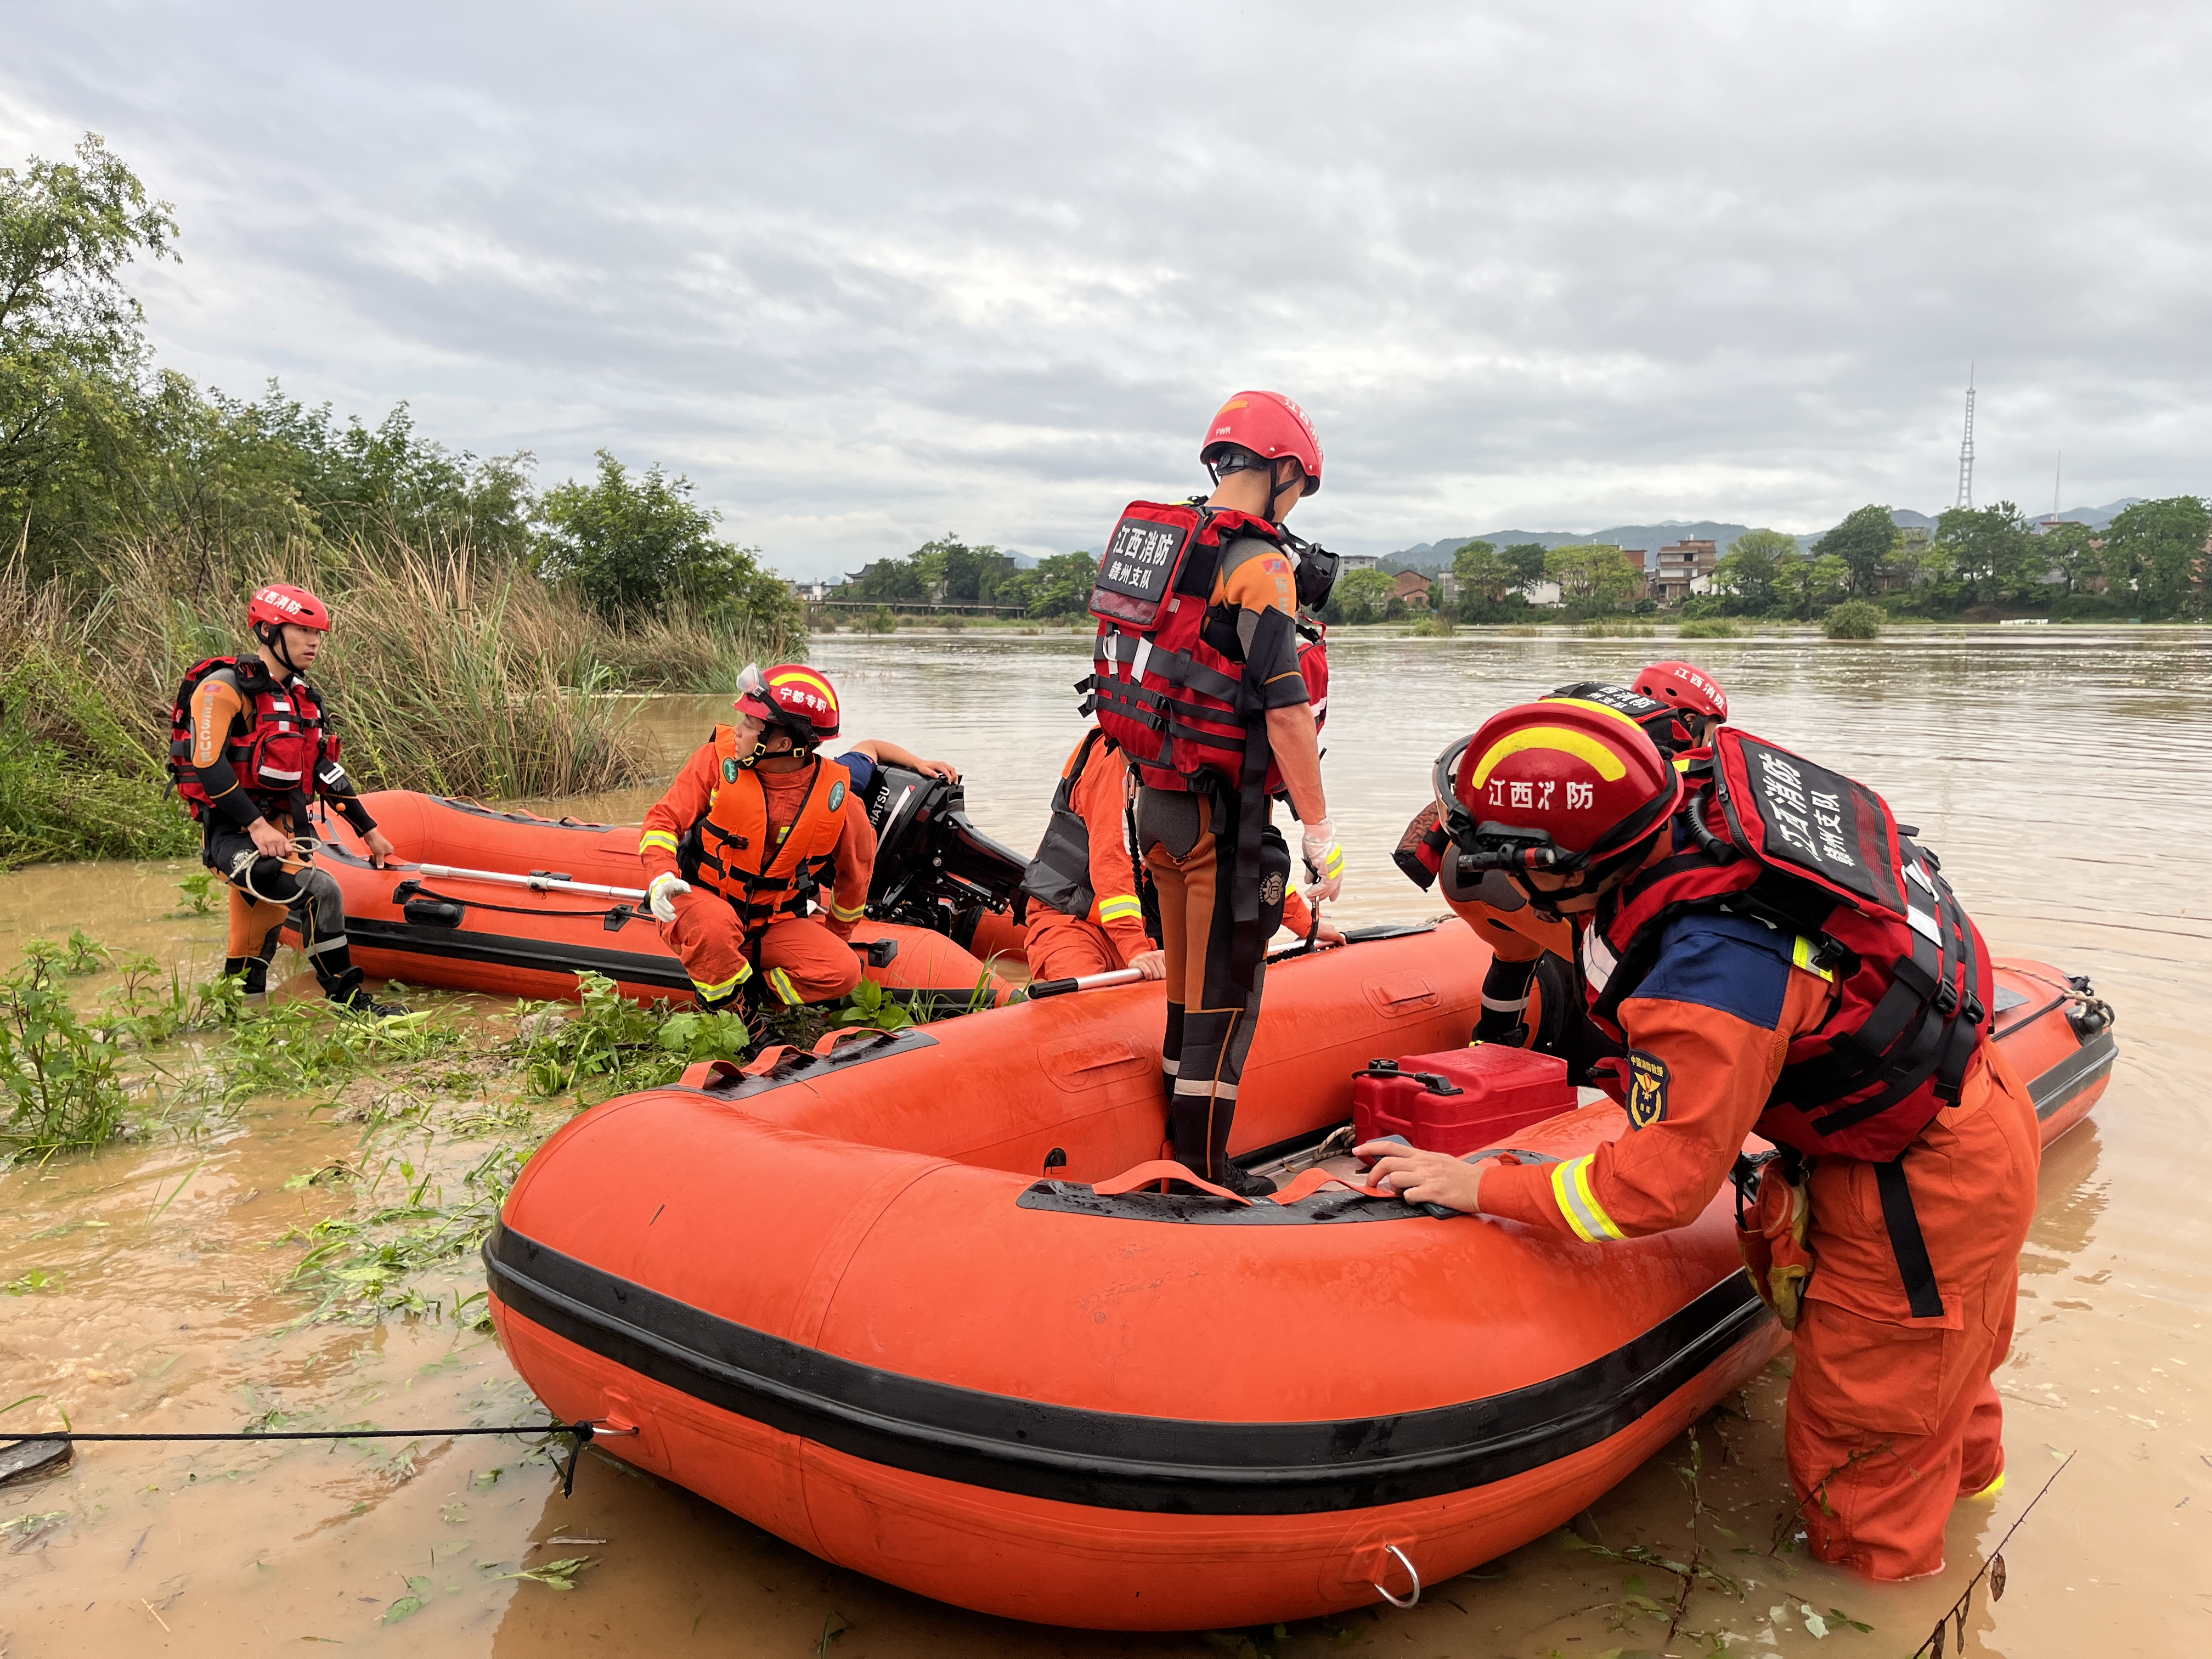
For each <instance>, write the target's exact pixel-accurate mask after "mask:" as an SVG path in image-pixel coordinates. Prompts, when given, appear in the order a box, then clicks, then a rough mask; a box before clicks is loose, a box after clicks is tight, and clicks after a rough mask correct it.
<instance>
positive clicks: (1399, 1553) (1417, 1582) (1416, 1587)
mask: <svg viewBox="0 0 2212 1659" xmlns="http://www.w3.org/2000/svg"><path fill="white" fill-rule="evenodd" d="M1383 1548H1384V1549H1385V1550H1387V1551H1388V1552H1389V1553H1391V1554H1392V1555H1395V1556H1396V1557H1397V1558H1398V1565H1400V1566H1401V1567H1403V1568H1405V1570H1406V1577H1408V1578H1410V1579H1412V1580H1413V1594H1412V1595H1409V1596H1407V1598H1406V1599H1405V1600H1404V1601H1400V1600H1399V1599H1398V1598H1397V1597H1396V1596H1395V1595H1391V1594H1390V1592H1389V1590H1387V1589H1383V1586H1382V1585H1380V1584H1374V1581H1373V1580H1372V1579H1370V1580H1369V1581H1368V1582H1369V1583H1370V1584H1374V1588H1375V1589H1376V1592H1377V1593H1378V1594H1379V1595H1381V1596H1382V1597H1383V1600H1384V1601H1388V1602H1389V1604H1390V1605H1391V1606H1392V1607H1413V1606H1415V1605H1417V1604H1418V1603H1419V1601H1420V1599H1421V1575H1420V1573H1419V1571H1417V1570H1416V1569H1415V1567H1414V1565H1413V1563H1412V1562H1411V1561H1409V1560H1407V1559H1406V1552H1405V1551H1403V1550H1401V1549H1400V1548H1399V1547H1397V1546H1396V1545H1395V1544H1385V1545H1384V1546H1383Z"/></svg>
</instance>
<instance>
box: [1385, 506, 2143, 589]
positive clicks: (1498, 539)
mask: <svg viewBox="0 0 2212 1659" xmlns="http://www.w3.org/2000/svg"><path fill="white" fill-rule="evenodd" d="M2140 500H2142V497H2141V496H2137V495H2124V496H2122V497H2121V498H2120V499H2119V500H2118V501H2108V502H2106V504H2105V505H2104V506H2102V507H2068V508H2066V509H2065V510H2064V511H2063V512H2062V513H2057V515H2056V516H2057V518H2058V519H2060V520H2069V521H2072V522H2074V523H2078V524H2085V525H2087V526H2089V527H2090V528H2091V529H2092V530H2102V529H2104V528H2105V527H2106V526H2108V525H2110V524H2111V523H2112V520H2114V519H2115V518H2117V517H2118V515H2119V514H2120V513H2122V512H2123V511H2124V510H2125V509H2126V508H2128V507H2132V506H2134V505H2135V504H2136V501H2140ZM1889 516H1890V519H1891V520H1892V521H1893V522H1894V523H1895V524H1897V525H1898V526H1899V527H1900V528H1916V527H1917V528H1925V529H1929V530H1932V529H1934V528H1935V527H1936V519H1935V516H1934V515H1933V514H1930V513H1916V512H1914V511H1913V510H1912V509H1911V507H1893V508H1892V509H1891V510H1890V514H1889ZM2031 516H2033V517H2034V518H2037V519H2040V518H2042V517H2043V516H2045V515H2043V514H2041V513H2035V514H2033V515H2031ZM1753 527H1754V526H1750V525H1741V524H1722V523H1719V522H1718V521H1717V520H1711V519H1699V520H1694V521H1692V520H1683V519H1668V520H1662V521H1661V522H1660V523H1658V524H1617V525H1612V526H1607V528H1606V529H1603V530H1588V531H1583V530H1479V531H1475V532H1472V533H1471V534H1468V535H1465V536H1445V537H1442V538H1438V539H1437V540H1436V541H1432V542H1422V543H1420V544H1418V545H1416V546H1413V547H1406V548H1401V549H1399V550H1398V551H1396V552H1395V553H1386V554H1383V556H1381V557H1379V558H1377V559H1376V562H1375V568H1376V569H1378V570H1381V571H1384V572H1386V573H1388V574H1391V575H1394V576H1395V575H1396V574H1398V573H1399V572H1400V571H1401V570H1418V571H1420V572H1421V573H1422V574H1425V575H1430V576H1434V575H1437V574H1440V573H1442V572H1443V571H1446V570H1449V569H1450V568H1451V562H1452V555H1454V554H1455V553H1456V552H1458V551H1459V550H1460V549H1461V548H1462V547H1464V546H1465V545H1466V544H1468V543H1469V542H1472V541H1485V542H1488V543H1490V544H1492V545H1493V546H1496V547H1512V546H1514V545H1516V544H1519V543H1522V542H1538V543H1541V544H1542V545H1543V547H1544V550H1546V551H1547V552H1549V551H1550V550H1552V549H1553V548H1555V547H1574V546H1578V545H1580V544H1583V543H1585V542H1598V543H1610V544H1612V545H1613V546H1615V547H1640V548H1643V549H1644V550H1645V551H1646V553H1647V554H1650V555H1651V556H1652V557H1653V558H1654V559H1656V550H1658V549H1659V548H1662V547H1665V546H1668V545H1669V544H1673V543H1674V542H1680V541H1700V542H1717V543H1718V544H1720V550H1721V551H1722V552H1723V553H1726V552H1727V551H1728V550H1729V544H1731V543H1733V542H1734V541H1735V538H1737V537H1739V536H1741V535H1742V534H1744V533H1745V532H1747V531H1748V530H1750V529H1752V528H1753ZM1832 528H1834V526H1827V527H1826V528H1824V529H1820V530H1806V531H1796V530H1790V531H1784V532H1783V533H1784V535H1787V536H1791V537H1794V538H1796V543H1797V545H1798V546H1799V547H1801V548H1803V549H1806V550H1810V549H1811V548H1812V545H1813V544H1814V542H1817V541H1819V540H1820V538H1821V537H1823V536H1825V535H1826V534H1827V533H1828V530H1830V529H1832ZM1647 562H1649V561H1647Z"/></svg>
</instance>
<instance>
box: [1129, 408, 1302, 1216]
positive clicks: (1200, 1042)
mask: <svg viewBox="0 0 2212 1659" xmlns="http://www.w3.org/2000/svg"><path fill="white" fill-rule="evenodd" d="M1199 461H1200V465H1204V466H1205V467H1206V468H1207V470H1208V471H1210V472H1211V473H1212V477H1213V479H1214V484H1215V488H1214V491H1213V494H1212V495H1211V496H1209V497H1207V498H1206V500H1204V501H1195V500H1194V501H1191V502H1188V503H1182V504H1176V505H1163V504H1160V503H1156V502H1146V501H1136V502H1132V503H1130V505H1129V506H1128V507H1126V508H1125V509H1123V513H1122V517H1121V522H1120V523H1119V524H1117V525H1116V526H1115V531H1114V535H1113V537H1112V538H1111V539H1110V541H1109V544H1108V546H1107V549H1106V551H1105V553H1104V555H1103V556H1102V557H1101V559H1100V561H1099V574H1098V578H1097V586H1095V587H1094V588H1093V589H1092V592H1091V614H1092V615H1093V616H1095V617H1097V618H1098V619H1099V631H1098V640H1097V662H1096V665H1095V668H1094V671H1093V673H1092V675H1091V679H1090V680H1089V682H1088V683H1087V684H1088V685H1089V687H1090V689H1091V702H1092V706H1094V707H1095V708H1096V710H1097V715H1098V723H1099V725H1100V726H1102V727H1103V729H1104V730H1105V731H1106V732H1107V734H1108V735H1109V736H1110V737H1112V738H1114V739H1115V742H1116V743H1118V744H1121V748H1122V749H1123V750H1124V751H1125V752H1126V754H1127V757H1128V758H1129V759H1130V761H1131V762H1132V763H1134V764H1135V766H1136V767H1137V769H1138V775H1139V788H1138V792H1137V801H1136V814H1135V818H1136V840H1137V846H1138V848H1139V852H1140V853H1141V854H1142V856H1143V858H1144V861H1145V865H1146V868H1147V869H1148V870H1149V871H1150V872H1151V873H1152V880H1153V883H1154V884H1155V886H1156V887H1157V889H1158V894H1159V911H1160V935H1161V937H1160V944H1161V948H1162V950H1163V951H1164V952H1165V957H1166V959H1165V962H1164V969H1165V973H1164V977H1165V979H1166V981H1167V1005H1168V1006H1167V1029H1166V1032H1165V1034H1164V1040H1163V1042H1162V1065H1163V1068H1164V1073H1165V1079H1164V1080H1165V1083H1166V1085H1167V1090H1168V1096H1169V1106H1168V1129H1169V1139H1170V1146H1171V1152H1172V1156H1173V1157H1174V1158H1175V1160H1176V1162H1178V1163H1180V1164H1182V1165H1183V1166H1184V1167H1186V1168H1187V1169H1189V1170H1193V1171H1194V1172H1196V1173H1197V1174H1199V1175H1200V1176H1203V1177H1204V1178H1205V1179H1206V1180H1208V1181H1211V1182H1215V1183H1216V1184H1218V1185H1220V1186H1224V1187H1226V1188H1230V1189H1231V1190H1232V1191H1235V1192H1237V1193H1240V1194H1245V1195H1248V1196H1250V1195H1256V1194H1264V1193H1267V1192H1272V1191H1273V1183H1272V1182H1268V1181H1267V1179H1266V1178H1265V1177H1263V1176H1254V1175H1250V1174H1248V1173H1247V1172H1246V1171H1244V1170H1242V1169H1240V1168H1239V1167H1237V1165H1236V1164H1232V1163H1231V1162H1230V1159H1229V1139H1230V1132H1231V1127H1232V1124H1233V1121H1234V1119H1235V1115H1236V1111H1237V1088H1238V1085H1239V1083H1240V1081H1241V1079H1242V1077H1243V1069H1244V1059H1245V1055H1246V1054H1248V1053H1249V1050H1250V1048H1251V1045H1252V1034H1253V1028H1254V1026H1255V1024H1256V1023H1257V1021H1258V1018H1259V1013H1260V1003H1261V991H1262V987H1263V984H1264V981H1265V978H1266V953H1267V941H1268V939H1271V938H1273V935H1274V933H1275V930H1276V928H1277V927H1278V926H1279V924H1280V922H1281V920H1282V912H1283V902H1284V895H1285V891H1286V890H1287V889H1288V887H1289V884H1290V873H1291V872H1290V851H1289V848H1288V847H1287V846H1286V845H1285V842H1284V841H1283V839H1282V836H1281V833H1280V832H1279V831H1278V830H1276V829H1274V828H1273V825H1272V824H1271V823H1269V821H1268V820H1269V817H1270V816H1271V813H1270V807H1271V803H1272V800H1273V797H1274V796H1275V794H1276V793H1279V792H1280V793H1285V794H1286V795H1287V797H1288V799H1289V801H1290V805H1291V811H1292V812H1294V813H1295V814H1296V815H1297V819H1298V822H1299V823H1300V824H1301V826H1302V827H1303V830H1304V834H1303V836H1302V838H1301V839H1302V843H1303V850H1304V855H1305V862H1306V866H1307V869H1308V871H1309V872H1310V875H1311V878H1312V880H1313V885H1312V886H1311V887H1310V889H1309V890H1308V891H1307V893H1306V897H1307V899H1308V900H1309V901H1310V902H1311V901H1316V900H1328V899H1334V898H1335V897H1336V896H1338V895H1339V894H1340V892H1341V890H1342V889H1343V885H1344V852H1343V849H1342V848H1340V846H1339V845H1338V844H1337V840H1336V830H1335V827H1334V825H1333V824H1332V823H1330V822H1329V817H1328V802H1327V800H1326V799H1325V798H1324V796H1323V794H1322V780H1321V749H1320V744H1319V743H1318V741H1317V740H1316V737H1315V731H1314V714H1313V709H1312V708H1311V707H1310V703H1309V702H1308V698H1307V692H1306V680H1305V677H1304V672H1303V671H1302V670H1301V668H1300V666H1299V662H1298V651H1297V615H1298V609H1299V607H1300V605H1305V606H1306V607H1307V608H1309V609H1311V610H1316V611H1318V610H1319V609H1320V608H1321V606H1322V605H1323V604H1325V603H1326V601H1327V598H1328V587H1329V585H1330V583H1332V582H1333V581H1334V579H1335V574H1336V569H1337V561H1336V558H1335V556H1334V555H1333V554H1330V553H1328V552H1327V551H1326V550H1323V549H1321V548H1318V547H1315V546H1312V545H1311V544H1307V543H1304V542H1302V541H1300V540H1299V539H1298V538H1297V537H1294V536H1292V535H1291V534H1290V533H1289V532H1287V531H1285V529H1284V528H1283V527H1282V525H1283V520H1284V518H1285V516H1286V515H1287V514H1288V513H1289V512H1290V510H1291V507H1293V506H1295V505H1296V504H1297V501H1300V500H1301V499H1302V498H1303V497H1304V496H1306V495H1311V494H1312V493H1313V492H1314V491H1315V490H1316V489H1319V488H1320V487H1321V472H1322V452H1321V442H1320V441H1319V440H1318V439H1317V438H1316V436H1315V435H1314V430H1313V427H1312V426H1311V424H1310V422H1308V421H1307V420H1306V417H1305V415H1304V411H1303V410H1300V409H1299V408H1298V407H1297V404H1293V403H1291V401H1290V399H1288V398H1285V397H1283V396H1281V395H1280V394H1279V393H1277V392H1239V393H1237V395H1236V396H1235V397H1232V398H1230V399H1229V401H1228V402H1227V403H1226V404H1224V405H1223V406H1222V408H1221V410H1220V411H1219V412H1218V414H1217V415H1216V416H1214V418H1213V420H1212V422H1211V424H1210V425H1209V426H1208V428H1207V430H1206V436H1205V437H1204V438H1203V439H1202V440H1201V441H1200V452H1199ZM1324 660H1326V659H1325V658H1324Z"/></svg>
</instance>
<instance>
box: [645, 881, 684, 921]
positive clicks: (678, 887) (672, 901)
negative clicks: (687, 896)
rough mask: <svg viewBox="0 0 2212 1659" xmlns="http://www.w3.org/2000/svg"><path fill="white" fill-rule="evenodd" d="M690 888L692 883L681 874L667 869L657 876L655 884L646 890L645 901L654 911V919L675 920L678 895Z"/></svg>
mask: <svg viewBox="0 0 2212 1659" xmlns="http://www.w3.org/2000/svg"><path fill="white" fill-rule="evenodd" d="M690 890H691V884H690V882H688V881H686V880H684V878H683V877H681V876H671V875H670V874H669V873H668V872H666V871H663V872H661V873H660V874H659V875H657V876H655V877H654V878H653V884H652V885H651V886H649V887H647V889H646V890H645V902H646V903H647V905H648V906H649V907H650V908H651V909H652V911H653V920H654V921H675V920H676V896H677V895H678V893H688V892H690Z"/></svg>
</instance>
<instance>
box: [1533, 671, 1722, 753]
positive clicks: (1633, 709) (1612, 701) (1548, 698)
mask: <svg viewBox="0 0 2212 1659" xmlns="http://www.w3.org/2000/svg"><path fill="white" fill-rule="evenodd" d="M1537 701H1539V702H1565V701H1576V702H1595V703H1601V704H1603V705H1604V706H1605V707H1606V708H1610V709H1612V710H1613V713H1615V714H1626V715H1627V716H1628V718H1629V719H1631V720H1634V721H1635V722H1636V723H1637V725H1638V726H1641V727H1642V728H1643V730H1644V736H1645V737H1647V738H1650V739H1651V741H1652V742H1653V743H1654V744H1656V745H1657V747H1658V750H1659V752H1660V753H1661V754H1662V755H1664V756H1667V757H1669V758H1670V759H1671V758H1672V757H1674V756H1675V755H1677V754H1680V752H1681V751H1682V750H1685V749H1694V748H1696V747H1697V746H1698V742H1699V738H1698V734H1697V733H1696V732H1694V731H1692V729H1691V728H1692V726H1694V725H1695V724H1696V722H1695V721H1694V720H1690V719H1687V718H1686V717H1685V713H1684V710H1683V709H1682V708H1680V707H1679V706H1677V705H1676V704H1674V703H1671V702H1660V701H1659V700H1658V699H1657V698H1656V697H1647V696H1644V695H1642V694H1641V693H1640V692H1636V691H1632V690H1629V689H1628V688H1627V687H1626V686H1625V685H1608V684H1606V683H1605V682H1604V681H1603V680H1577V681H1576V682H1575V683H1574V684H1572V685H1563V686H1561V687H1559V689H1558V690H1555V691H1547V692H1546V693H1545V694H1544V695H1543V696H1541V697H1540V698H1539V699H1538V700H1537Z"/></svg>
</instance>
